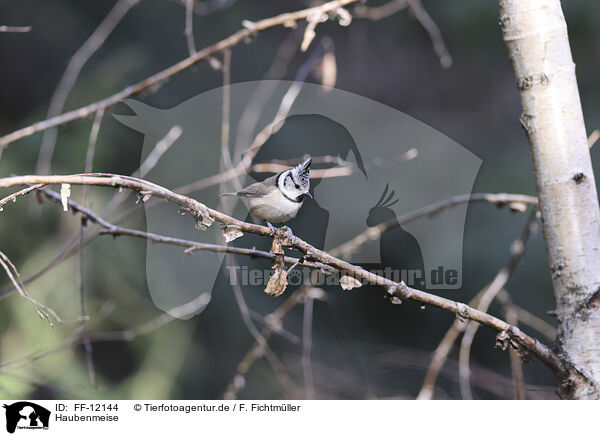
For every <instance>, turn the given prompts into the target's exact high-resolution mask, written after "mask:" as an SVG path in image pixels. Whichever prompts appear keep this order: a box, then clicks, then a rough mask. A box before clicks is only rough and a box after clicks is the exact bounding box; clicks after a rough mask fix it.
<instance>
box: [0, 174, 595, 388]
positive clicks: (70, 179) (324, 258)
mask: <svg viewBox="0 0 600 436" xmlns="http://www.w3.org/2000/svg"><path fill="white" fill-rule="evenodd" d="M38 183H44V184H62V183H70V184H78V185H85V184H88V185H95V186H107V187H112V188H127V189H132V190H134V191H137V192H138V193H139V194H140V195H141V196H142V198H149V197H150V196H156V197H159V198H163V199H166V200H169V201H171V202H173V203H175V204H178V205H179V206H180V207H182V208H184V209H185V210H187V211H189V212H190V214H191V215H193V216H194V217H195V219H196V220H197V227H199V228H201V229H204V228H206V227H207V226H209V225H210V224H212V222H214V221H215V220H216V221H219V222H220V223H223V224H229V225H235V226H238V227H239V229H240V230H241V231H242V232H247V233H254V234H258V235H262V236H271V229H269V228H268V227H265V226H260V225H256V224H251V223H246V222H243V221H240V220H237V219H235V218H233V217H231V216H228V215H226V214H223V213H222V212H219V211H216V210H214V209H211V208H209V207H207V206H205V205H204V204H202V203H200V202H198V201H196V200H194V199H191V198H188V197H185V196H183V195H179V194H176V193H174V192H172V191H170V190H169V189H166V188H164V187H162V186H159V185H156V184H154V183H150V182H147V181H145V180H141V179H137V178H134V177H127V176H120V175H116V174H76V175H67V176H37V175H34V176H14V177H7V178H2V179H0V188H2V187H11V186H16V185H22V184H38ZM280 233H281V232H280ZM278 236H279V237H280V238H282V239H283V238H285V232H283V234H281V235H280V234H278ZM287 242H288V245H289V241H287ZM293 247H294V248H296V249H298V250H299V251H300V252H302V253H303V254H304V256H305V257H306V258H307V259H308V260H312V261H316V262H320V263H323V264H326V265H328V266H329V267H332V268H334V269H337V270H338V271H339V272H341V273H343V274H345V275H350V276H352V277H354V278H356V279H360V280H362V281H363V282H366V283H369V284H373V285H378V286H381V287H384V288H385V289H387V290H388V293H389V294H390V295H391V296H393V297H396V298H397V299H400V300H406V299H412V300H415V301H418V302H420V303H422V304H429V305H432V306H436V307H439V308H441V309H444V310H447V311H450V312H453V313H455V314H457V316H459V317H461V318H463V319H468V320H473V321H477V322H479V323H481V324H484V325H486V326H488V327H491V328H492V329H494V330H497V331H498V332H500V335H501V337H502V338H504V339H505V340H508V341H509V342H510V343H512V344H513V345H514V346H519V347H525V348H526V349H527V350H529V351H530V352H531V353H532V354H534V355H535V356H537V357H538V358H539V359H540V360H541V361H542V362H543V363H544V364H546V365H547V366H548V367H549V368H550V369H551V370H552V371H553V372H554V374H555V375H556V377H557V378H558V379H559V380H560V381H561V382H562V383H573V382H576V381H577V380H579V379H581V378H584V376H583V375H582V374H581V373H580V372H579V371H578V370H577V369H575V368H574V367H573V366H572V365H571V364H570V363H569V362H568V361H566V360H563V359H561V358H560V357H559V356H558V355H556V354H555V353H554V352H553V351H552V350H550V349H549V348H548V347H546V346H545V345H543V344H541V343H540V342H539V341H538V340H537V339H534V338H532V337H530V336H528V335H527V334H525V333H523V332H522V331H520V330H519V329H518V328H516V327H515V326H512V325H510V324H508V323H506V322H505V321H502V320H500V319H498V318H496V317H494V316H492V315H489V314H488V313H485V312H482V311H479V310H476V309H473V308H472V307H469V306H468V305H466V304H464V303H460V302H456V301H453V300H449V299H447V298H443V297H440V296H437V295H434V294H430V293H428V292H425V291H421V290H418V289H413V288H410V287H408V286H406V285H405V284H404V283H403V282H400V283H397V282H394V281H392V280H389V279H387V278H385V277H382V276H379V275H377V274H374V273H372V272H369V271H367V270H364V269H363V268H361V267H358V266H355V265H352V264H350V263H348V262H345V261H343V260H341V259H338V258H336V257H334V256H332V255H330V254H328V253H326V252H324V251H322V250H319V249H317V248H315V247H313V246H312V245H310V244H308V243H307V242H305V241H304V240H302V239H300V238H299V237H296V238H295V239H294V243H293ZM586 382H589V381H587V380H586Z"/></svg>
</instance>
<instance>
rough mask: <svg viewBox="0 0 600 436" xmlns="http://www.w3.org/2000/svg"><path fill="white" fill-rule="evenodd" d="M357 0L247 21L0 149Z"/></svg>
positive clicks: (13, 136)
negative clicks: (266, 32) (274, 30)
mask: <svg viewBox="0 0 600 436" xmlns="http://www.w3.org/2000/svg"><path fill="white" fill-rule="evenodd" d="M357 1H358V0H334V1H330V2H327V3H324V4H322V5H319V6H314V7H312V8H307V9H303V10H299V11H296V12H288V13H284V14H280V15H277V16H274V17H271V18H266V19H264V20H260V21H257V22H253V23H250V25H248V23H246V24H247V27H245V28H243V29H241V30H239V31H238V32H236V33H234V34H233V35H231V36H229V37H227V38H225V39H223V40H221V41H219V42H218V43H216V44H214V45H212V46H210V47H207V48H205V49H203V50H200V51H199V52H197V53H195V54H194V55H193V56H189V57H187V58H185V59H184V60H182V61H180V62H178V63H176V64H175V65H172V66H170V67H169V68H167V69H165V70H163V71H160V72H158V73H156V74H154V75H152V76H150V77H148V78H146V79H144V80H142V81H140V82H138V83H135V84H133V85H131V86H128V87H127V88H125V89H123V90H121V91H120V92H117V93H116V94H113V95H111V96H109V97H106V98H104V99H102V100H100V101H97V102H95V103H92V104H89V105H87V106H84V107H81V108H79V109H75V110H73V111H70V112H66V113H64V114H62V115H58V116H54V117H50V118H48V119H47V120H44V121H39V122H37V123H34V124H32V125H30V126H28V127H24V128H22V129H19V130H16V131H14V132H12V133H9V134H7V135H4V136H2V137H0V153H1V152H2V150H4V148H6V146H7V145H8V144H10V143H12V142H14V141H16V140H18V139H21V138H25V137H27V136H30V135H33V134H34V133H37V132H41V131H44V130H47V129H50V128H52V127H56V126H59V125H62V124H66V123H70V122H72V121H75V120H78V119H81V118H85V117H87V116H88V115H91V114H93V113H95V112H97V111H98V110H99V109H107V108H109V107H111V106H114V105H115V104H117V103H119V102H121V101H123V100H125V99H126V98H129V97H131V96H133V95H136V94H139V93H141V92H143V91H145V90H147V89H150V88H153V89H154V88H156V87H157V85H159V84H161V83H163V82H164V81H165V80H167V79H169V78H170V77H172V76H174V75H175V74H177V73H180V72H181V71H183V70H185V69H187V68H189V67H191V66H192V65H195V64H197V63H198V62H201V61H204V60H206V59H208V58H209V57H211V56H212V55H214V54H215V53H218V52H221V51H223V50H226V49H228V48H232V47H233V46H235V45H237V44H238V43H240V42H241V41H243V40H244V39H246V38H249V37H252V36H254V35H255V34H256V33H258V32H260V31H263V30H265V29H269V28H271V27H275V26H282V25H289V24H290V23H294V22H296V21H298V20H302V19H304V18H307V17H309V16H312V15H314V14H315V13H317V12H320V13H322V14H328V13H330V12H332V11H335V10H336V9H337V8H340V7H342V6H345V5H348V4H351V3H355V2H357Z"/></svg>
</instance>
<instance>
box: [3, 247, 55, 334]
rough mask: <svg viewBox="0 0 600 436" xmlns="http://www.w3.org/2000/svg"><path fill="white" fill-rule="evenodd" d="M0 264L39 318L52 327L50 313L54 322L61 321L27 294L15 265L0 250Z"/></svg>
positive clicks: (50, 310)
mask: <svg viewBox="0 0 600 436" xmlns="http://www.w3.org/2000/svg"><path fill="white" fill-rule="evenodd" d="M0 265H2V268H4V271H5V272H6V275H7V276H8V278H9V279H10V281H11V282H12V284H13V285H14V287H15V289H16V290H17V291H18V292H19V295H20V296H21V297H23V298H24V299H25V300H27V301H29V302H30V303H31V304H33V307H34V308H35V310H36V312H37V313H38V315H39V316H40V318H42V319H45V320H47V321H48V323H49V324H50V327H54V324H53V323H52V319H51V317H50V315H52V316H53V317H54V319H55V320H56V322H58V323H62V322H63V320H62V319H61V318H60V317H59V316H58V315H57V314H56V312H54V311H53V310H52V309H50V308H49V307H47V306H44V305H43V304H42V303H39V302H38V301H36V300H35V299H33V298H32V297H31V295H29V293H28V292H27V291H26V290H25V287H24V286H23V283H22V282H21V278H20V276H19V271H18V270H17V268H16V267H15V265H14V264H13V263H12V262H11V261H10V259H9V258H8V256H6V254H4V253H3V252H2V251H0Z"/></svg>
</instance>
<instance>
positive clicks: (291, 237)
mask: <svg viewBox="0 0 600 436" xmlns="http://www.w3.org/2000/svg"><path fill="white" fill-rule="evenodd" d="M285 232H286V233H287V235H288V236H289V237H290V241H291V243H292V245H294V240H295V239H296V238H295V237H294V234H293V233H292V229H290V228H289V227H288V226H285Z"/></svg>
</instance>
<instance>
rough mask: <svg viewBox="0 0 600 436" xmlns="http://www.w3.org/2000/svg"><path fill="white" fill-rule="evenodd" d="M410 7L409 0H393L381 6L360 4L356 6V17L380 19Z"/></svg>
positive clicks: (372, 19)
mask: <svg viewBox="0 0 600 436" xmlns="http://www.w3.org/2000/svg"><path fill="white" fill-rule="evenodd" d="M407 7H408V1H407V0H391V1H389V2H387V3H384V4H383V5H381V6H365V5H358V6H356V7H355V8H354V16H355V17H356V18H366V19H367V20H371V21H379V20H382V19H383V18H387V17H389V16H391V15H394V14H396V13H398V12H400V11H402V10H404V9H406V8H407Z"/></svg>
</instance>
